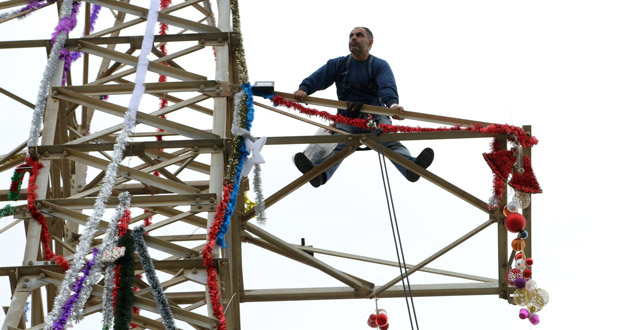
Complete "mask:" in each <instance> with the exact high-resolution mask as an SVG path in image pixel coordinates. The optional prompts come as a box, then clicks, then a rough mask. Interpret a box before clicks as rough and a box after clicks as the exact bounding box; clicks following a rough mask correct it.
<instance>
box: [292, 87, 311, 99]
mask: <svg viewBox="0 0 620 330" xmlns="http://www.w3.org/2000/svg"><path fill="white" fill-rule="evenodd" d="M293 97H294V98H295V100H297V102H303V101H305V100H306V98H307V97H308V93H306V91H305V90H303V89H298V90H297V91H295V93H293Z"/></svg>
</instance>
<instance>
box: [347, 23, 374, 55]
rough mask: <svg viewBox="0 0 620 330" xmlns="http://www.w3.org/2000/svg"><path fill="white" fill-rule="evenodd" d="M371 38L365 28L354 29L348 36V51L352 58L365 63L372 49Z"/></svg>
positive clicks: (370, 33) (368, 30)
mask: <svg viewBox="0 0 620 330" xmlns="http://www.w3.org/2000/svg"><path fill="white" fill-rule="evenodd" d="M373 41H374V40H373V36H372V32H370V29H368V28H367V27H356V28H355V29H353V31H351V33H350V34H349V51H351V55H353V58H354V59H356V60H358V61H365V60H366V59H367V58H368V54H369V53H370V48H372V43H373Z"/></svg>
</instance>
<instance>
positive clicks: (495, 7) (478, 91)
mask: <svg viewBox="0 0 620 330" xmlns="http://www.w3.org/2000/svg"><path fill="white" fill-rule="evenodd" d="M240 9H241V27H242V33H243V38H244V46H245V51H246V60H247V64H248V70H249V76H250V80H251V81H252V82H254V81H263V80H270V81H275V87H276V90H278V91H283V92H289V93H292V92H293V91H295V90H296V89H297V87H298V85H299V83H300V82H301V80H303V78H305V77H306V76H308V75H309V74H311V73H312V72H313V71H314V70H316V69H317V68H318V67H320V66H321V65H323V64H324V63H325V62H326V61H327V60H328V59H330V58H333V57H337V56H343V55H346V54H347V51H348V49H347V38H348V34H349V32H350V30H351V29H352V28H353V27H355V26H367V27H369V28H370V29H371V30H372V31H373V33H374V36H375V41H374V45H373V48H372V50H371V53H372V54H373V55H375V56H377V57H380V58H383V59H385V60H386V61H388V63H389V64H390V66H391V68H392V70H393V71H394V74H395V77H396V82H397V84H398V90H399V96H400V104H401V105H403V106H404V107H405V109H406V110H410V111H416V112H422V113H429V114H436V115H442V116H451V117H459V118H466V119H472V120H480V121H485V122H493V123H500V124H504V123H507V124H511V125H516V126H521V125H532V131H533V134H534V135H535V136H536V137H537V138H538V139H539V141H540V143H539V144H538V145H537V146H535V147H534V148H533V150H532V159H533V168H534V171H535V173H536V176H537V178H538V180H539V182H540V184H541V186H542V188H543V191H544V193H543V194H539V195H535V196H533V197H532V207H533V210H532V217H533V230H532V238H533V243H532V245H533V246H532V249H533V256H532V257H533V258H534V262H535V263H534V267H533V273H534V279H535V280H536V282H537V283H538V286H539V287H540V288H543V289H545V290H547V291H548V292H549V294H550V301H549V304H548V305H547V306H546V307H545V308H544V309H543V310H542V311H541V312H540V313H539V315H540V318H541V323H540V324H539V325H537V326H536V327H533V326H531V325H529V323H528V322H526V321H523V320H520V319H519V318H518V311H519V308H520V307H517V306H512V305H509V304H507V303H506V301H504V300H501V299H498V297H497V296H462V297H428V298H414V303H415V308H416V315H417V319H418V324H419V327H420V329H448V328H456V327H461V328H466V329H470V328H476V329H482V330H486V329H529V328H536V329H541V330H543V329H578V328H586V327H587V328H600V329H605V328H609V324H612V322H614V321H616V319H617V317H615V308H614V306H613V304H610V303H607V302H606V300H608V299H606V298H605V297H614V296H616V295H617V294H618V293H620V292H618V289H617V288H616V287H615V286H614V285H613V283H615V282H616V279H615V276H614V275H615V274H616V273H617V272H618V270H620V268H619V267H618V265H617V263H615V262H613V261H611V258H610V257H611V252H610V251H613V248H614V247H615V239H616V235H617V233H618V230H619V229H620V228H619V227H620V225H619V224H618V220H619V219H618V216H617V215H616V212H614V211H613V205H615V204H617V202H616V198H615V197H616V195H617V194H616V193H614V191H616V190H617V188H616V187H617V186H618V183H620V182H618V181H619V180H618V179H617V176H616V175H615V172H614V169H615V168H616V163H617V162H616V161H617V159H618V157H617V156H615V154H614V151H613V147H612V143H613V142H612V141H614V139H613V138H614V137H615V128H616V127H615V126H616V123H617V122H618V120H619V119H620V115H618V110H619V109H620V97H619V96H620V95H619V92H618V91H619V90H620V61H619V60H618V59H619V58H620V44H619V43H618V42H617V40H618V37H619V34H620V33H619V32H618V31H620V21H618V20H617V17H618V14H620V3H617V2H615V1H596V0H593V1H588V2H585V1H545V0H541V1H476V0H474V1H447V0H446V1H432V2H431V1H407V2H404V1H389V0H384V1H382V2H377V1H363V0H361V1H354V2H353V1H323V0H317V1H313V2H303V3H298V2H292V1H260V2H258V1H246V0H241V1H240ZM35 15H36V14H35ZM35 15H33V16H32V17H30V18H27V19H26V20H23V21H15V22H11V23H10V24H8V23H5V24H0V35H2V36H3V37H2V38H1V39H2V40H20V39H44V38H47V37H49V33H50V31H51V29H53V26H54V25H55V22H53V21H52V20H48V19H46V18H44V17H43V16H41V15H40V16H35ZM32 19H40V21H39V22H40V24H37V27H36V28H33V26H32V25H29V24H28V20H32ZM47 23H49V24H47ZM46 24H47V25H46ZM78 34H79V33H78ZM77 36H79V35H76V36H74V37H77ZM43 56H44V54H43V52H42V50H31V51H29V52H28V56H25V55H22V54H19V53H18V52H17V51H5V50H2V52H1V53H0V59H2V62H3V63H5V68H4V69H3V71H4V73H3V74H2V75H0V87H3V88H5V89H8V90H10V91H12V92H14V93H16V94H18V95H20V96H22V97H24V98H27V99H29V100H31V102H34V96H35V95H36V88H37V86H38V81H39V80H40V78H39V77H40V74H41V73H42V70H43V69H42V68H43V65H44V60H43ZM200 61H201V62H196V63H194V65H197V66H198V65H204V66H210V65H211V63H212V62H207V61H212V58H209V59H207V60H206V61H205V60H200ZM205 63H206V64H205ZM76 67H77V68H79V66H76ZM315 96H319V97H324V98H330V99H335V90H334V89H333V88H330V89H328V90H326V91H322V92H318V93H316V94H315ZM257 102H262V103H267V102H265V101H262V100H258V99H257ZM0 104H2V105H3V107H2V111H3V113H4V114H5V116H6V117H5V118H6V119H7V120H4V121H1V122H0V125H1V126H0V132H2V133H1V134H2V136H3V137H4V138H5V139H6V141H7V142H5V143H3V144H2V145H3V147H2V149H1V150H0V154H1V153H5V152H8V151H10V150H11V149H13V147H14V144H15V143H18V142H15V141H20V142H21V141H23V140H25V139H26V137H27V134H28V128H29V123H30V114H31V112H30V110H28V109H26V108H25V107H24V106H23V105H21V104H18V103H17V102H14V101H13V100H10V99H8V98H6V97H5V96H3V95H0ZM98 120H99V119H96V123H95V126H99V127H105V126H106V125H105V121H106V120H108V119H107V118H102V119H100V120H99V121H98ZM399 124H404V125H411V126H418V125H420V126H422V127H437V126H438V125H436V124H430V123H423V122H418V121H412V120H407V121H403V122H399ZM315 130H316V129H315V128H313V127H311V126H308V125H306V124H301V123H299V122H296V121H294V120H291V119H288V118H284V117H281V116H276V115H274V114H273V113H271V112H269V111H267V110H263V109H259V108H257V110H256V119H255V122H254V125H253V130H252V133H253V135H254V136H257V137H259V136H293V135H312V134H314V131H315ZM489 142H490V139H467V140H429V141H408V142H405V143H404V144H405V145H406V146H407V147H408V148H409V149H410V150H411V152H412V154H417V153H418V152H419V151H420V150H422V149H423V148H424V147H432V148H433V149H434V150H435V161H434V163H433V164H432V165H431V167H430V168H429V170H430V171H431V172H433V173H435V174H437V175H439V176H441V177H443V178H445V179H446V180H448V181H450V182H452V183H454V184H456V185H458V186H459V187H461V188H463V189H464V190H466V191H468V192H470V193H472V194H473V195H474V196H476V197H478V198H479V199H481V200H485V201H486V200H488V198H489V197H490V194H491V188H492V181H491V171H490V169H489V168H488V166H487V165H486V163H485V162H484V160H483V158H482V157H481V155H482V153H485V152H488V150H489ZM304 147H305V146H304V145H281V146H277V145H268V146H266V147H265V148H264V149H263V155H264V157H265V158H266V163H265V164H264V165H263V167H262V169H263V173H262V182H263V189H264V192H265V195H266V196H269V195H271V194H273V193H274V192H276V191H278V190H279V189H280V188H282V187H283V186H284V185H286V184H287V183H289V182H290V181H292V180H294V179H295V178H297V177H298V176H299V172H297V170H296V169H295V167H294V165H293V163H292V156H293V155H294V154H295V153H296V152H298V151H302V150H303V148H304ZM388 168H389V172H388V174H389V177H390V183H391V188H392V192H393V196H394V204H395V208H396V214H397V218H398V221H399V227H400V231H401V235H402V239H403V246H404V252H405V256H406V260H407V262H408V263H412V264H414V263H417V262H419V261H422V260H424V259H425V258H426V257H428V256H429V255H431V254H433V253H434V252H436V251H437V250H439V249H441V248H442V247H443V246H445V245H447V244H448V243H450V242H452V241H454V240H455V239H457V238H459V237H460V236H462V235H464V234H465V233H466V232H468V231H469V230H471V229H473V228H474V227H476V226H478V225H479V224H481V223H483V222H484V221H486V220H487V219H486V218H485V217H484V213H482V212H479V211H477V210H476V209H474V208H473V207H471V206H469V204H467V203H465V202H463V201H461V200H459V199H458V198H456V197H454V196H452V195H450V194H448V193H447V192H445V191H443V190H442V189H440V188H438V187H436V186H434V185H432V184H430V183H429V182H428V181H425V180H424V179H421V180H420V182H417V183H415V184H412V183H409V182H407V181H406V180H404V178H403V177H402V176H400V174H399V173H398V172H397V171H396V170H395V169H394V167H393V166H392V165H388ZM2 175H3V176H2V178H4V182H6V184H7V185H8V184H9V182H10V181H9V178H10V173H8V171H6V172H5V173H2ZM250 197H253V195H252V194H250ZM267 217H268V219H267V223H266V225H265V226H264V227H263V229H264V230H267V231H269V232H270V233H273V234H275V235H277V236H278V237H280V238H282V239H284V240H285V241H287V242H289V243H299V242H300V240H301V238H305V240H306V244H308V245H313V246H315V247H318V248H324V249H330V250H335V251H340V252H347V253H352V254H359V255H368V256H370V257H375V258H382V259H387V260H396V256H395V251H394V243H393V239H392V234H391V231H390V225H389V218H388V215H387V208H386V202H385V197H384V193H383V186H382V183H381V175H380V171H379V167H378V160H377V155H376V154H375V153H374V152H370V151H367V152H357V153H355V154H354V155H352V156H351V157H349V158H348V159H346V160H345V161H344V162H343V164H342V165H341V166H340V168H339V170H338V171H337V172H336V173H335V175H334V177H333V178H332V179H331V180H330V181H329V182H328V183H327V184H326V185H324V186H321V187H320V188H318V189H316V188H313V187H311V186H310V185H305V186H304V187H302V188H300V189H299V190H297V191H296V192H295V193H293V194H291V195H289V196H287V197H286V198H285V199H283V200H282V201H281V202H279V203H278V204H276V205H275V206H274V207H271V208H269V209H268V210H267ZM10 222H12V219H11V218H2V219H0V227H2V226H4V225H6V224H8V223H10ZM18 227H19V226H16V227H15V228H13V229H11V232H7V234H8V233H15V234H16V235H18V234H22V235H23V229H22V228H18ZM496 235H497V227H496V226H495V225H493V226H491V227H489V228H488V229H486V230H485V231H483V232H482V233H481V234H479V236H476V237H474V238H472V239H471V240H469V241H467V242H466V243H464V244H462V245H461V246H459V247H457V248H455V249H454V250H452V251H450V252H449V253H447V254H446V255H445V256H443V257H441V258H439V259H437V260H436V261H434V262H432V263H431V264H429V265H428V266H429V267H433V268H440V269H446V270H453V271H459V272H464V273H470V274H474V275H479V276H486V277H496V276H497V266H496V263H497V252H496V246H495V243H494V240H495V239H496ZM3 236H6V234H5V235H3ZM509 237H511V236H509ZM11 244H15V245H8V244H7V243H6V242H5V243H3V247H4V248H5V249H6V248H13V246H17V248H18V249H19V250H21V247H19V244H23V242H22V243H11ZM243 248H244V255H243V262H244V281H245V287H246V289H265V288H289V287H321V286H342V284H341V283H340V282H338V281H336V280H334V279H332V278H330V277H328V276H327V275H324V274H322V273H320V272H318V271H316V270H313V269H310V268H308V267H305V266H303V265H299V264H297V263H294V262H291V261H288V260H286V259H284V258H282V257H280V256H276V255H274V254H272V253H271V252H268V251H264V250H262V249H260V248H256V247H254V246H252V245H250V244H244V247H243ZM319 258H320V259H321V260H323V261H325V262H328V263H330V264H334V265H337V266H338V267H342V269H344V270H345V271H347V272H350V273H352V274H354V275H356V276H358V277H361V278H363V279H365V280H367V281H371V282H374V283H375V284H379V285H381V284H383V283H385V282H387V281H389V280H391V279H392V278H394V277H395V276H397V275H398V270H397V269H396V268H389V267H376V266H371V265H369V264H364V263H359V262H349V261H342V260H340V259H335V258H331V257H325V256H320V257H319ZM8 259H9V257H6V258H5V260H6V261H3V262H2V264H3V265H14V264H18V263H19V262H20V260H19V258H14V259H15V261H12V262H9V261H10V260H8ZM0 280H2V281H4V280H5V279H0ZM411 280H412V283H415V284H421V283H437V282H442V283H450V282H457V280H455V279H445V278H438V277H436V276H431V275H428V274H423V273H416V274H414V275H413V276H412V277H411ZM1 284H4V282H3V283H0V285H1ZM6 288H8V283H6V284H5V285H2V287H0V289H1V290H6ZM8 302H9V301H8V299H5V300H4V301H2V304H3V305H6V304H8ZM378 304H379V307H380V308H384V309H386V310H387V313H388V316H389V320H390V328H391V329H409V328H410V326H409V319H408V316H407V312H406V311H407V310H406V305H405V301H404V299H399V298H393V299H380V300H379V301H378ZM374 308H375V301H373V300H370V299H359V300H334V301H315V302H285V303H244V304H242V305H241V315H242V329H245V330H260V329H267V328H268V329H273V330H284V329H299V330H306V329H316V328H321V329H367V325H366V319H367V318H368V315H369V314H370V313H371V312H372V311H373V309H374ZM1 318H3V316H0V319H1ZM77 328H78V329H79V328H81V327H80V326H78V327H77Z"/></svg>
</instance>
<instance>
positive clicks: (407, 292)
mask: <svg viewBox="0 0 620 330" xmlns="http://www.w3.org/2000/svg"><path fill="white" fill-rule="evenodd" d="M375 133H378V132H377V131H375ZM376 137H377V140H376V141H377V146H378V152H377V156H378V157H379V167H380V168H381V179H382V182H383V190H384V192H385V200H386V202H387V206H388V215H389V217H390V225H391V226H392V236H393V237H394V247H395V248H396V258H397V261H398V270H399V271H400V279H401V281H402V283H403V294H404V296H405V302H406V304H407V313H408V315H409V323H410V324H411V330H414V329H416V328H417V329H418V330H419V329H420V326H419V325H418V317H417V315H416V312H415V305H414V303H413V293H412V290H411V283H410V282H409V276H405V273H406V269H407V266H406V265H407V262H406V261H405V253H404V250H403V244H402V240H401V238H400V229H399V228H398V220H397V219H396V208H395V207H394V199H393V197H392V187H391V185H390V178H389V176H388V173H387V166H386V162H385V154H384V153H383V144H382V143H381V137H380V135H379V134H376ZM401 259H402V263H401ZM403 270H405V271H404V272H403ZM405 282H406V284H405ZM409 300H411V306H409ZM412 311H413V318H412V316H411V314H412ZM414 320H415V328H414V327H413V321H414Z"/></svg>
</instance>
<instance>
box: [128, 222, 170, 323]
mask: <svg viewBox="0 0 620 330" xmlns="http://www.w3.org/2000/svg"><path fill="white" fill-rule="evenodd" d="M144 235H145V232H144V226H140V227H138V228H135V229H134V230H133V233H132V234H131V236H132V237H133V240H134V244H135V247H136V252H137V253H138V256H139V257H140V263H141V264H142V269H143V270H144V274H146V279H147V281H148V282H149V286H150V287H151V292H152V293H153V297H154V298H155V301H156V302H157V309H158V310H159V314H160V315H161V317H162V318H163V320H164V327H165V328H166V330H176V326H175V325H174V317H173V315H172V312H171V311H170V306H169V305H168V299H166V295H165V294H164V290H163V289H162V287H161V284H160V283H159V279H158V278H157V274H155V266H154V265H153V260H151V257H150V256H149V251H148V250H147V248H146V243H145V242H144Z"/></svg>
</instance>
